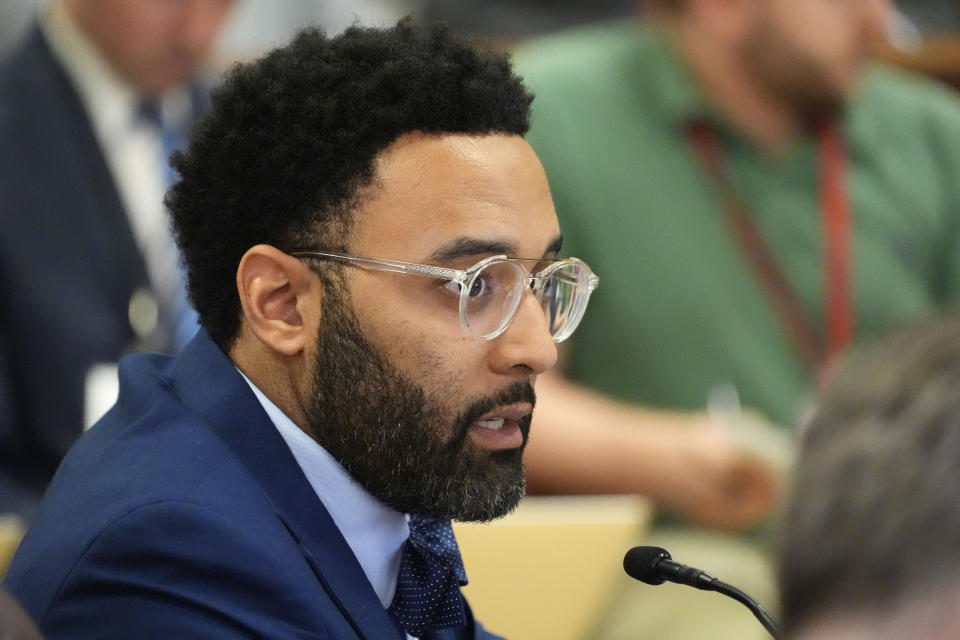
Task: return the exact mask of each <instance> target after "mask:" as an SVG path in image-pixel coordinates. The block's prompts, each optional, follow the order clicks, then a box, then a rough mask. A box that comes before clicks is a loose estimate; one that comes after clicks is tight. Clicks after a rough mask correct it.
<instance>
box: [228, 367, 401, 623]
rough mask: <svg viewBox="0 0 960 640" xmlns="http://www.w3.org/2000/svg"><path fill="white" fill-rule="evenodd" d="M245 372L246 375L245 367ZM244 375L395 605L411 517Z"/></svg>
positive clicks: (385, 599) (376, 585)
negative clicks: (363, 482)
mask: <svg viewBox="0 0 960 640" xmlns="http://www.w3.org/2000/svg"><path fill="white" fill-rule="evenodd" d="M238 371H239V370H238ZM240 375H243V372H242V371H241V372H240ZM243 379H244V380H246V381H247V384H248V385H250V389H251V390H252V391H253V393H254V395H255V396H256V397H257V400H259V401H260V404H261V405H262V406H263V409H264V411H266V413H267V416H269V417H270V420H271V421H272V422H273V424H274V425H275V426H276V428H277V431H279V432H280V435H281V437H283V439H284V441H285V442H286V443H287V446H288V447H290V451H291V452H292V453H293V457H294V458H295V459H296V460H297V464H298V465H299V466H300V469H301V470H303V473H304V475H305V476H306V477H307V481H308V482H310V486H311V487H313V490H314V491H315V492H316V494H317V497H318V498H320V502H322V503H323V506H324V507H326V509H327V511H328V512H329V513H330V517H331V518H333V521H334V523H336V525H337V528H338V529H340V533H341V534H342V535H343V537H344V539H345V540H346V541H347V544H348V545H349V546H350V549H351V550H353V554H354V555H355V556H356V557H357V560H358V561H359V563H360V567H361V568H362V569H363V572H364V574H366V576H367V579H368V580H369V581H370V584H371V585H372V586H373V589H374V591H376V593H377V596H378V597H379V599H380V602H381V603H383V606H385V607H387V606H389V605H390V603H391V602H392V601H393V596H394V593H395V591H396V588H397V576H398V575H399V572H400V554H401V551H402V549H403V545H404V543H405V542H406V540H407V537H408V536H409V528H408V526H407V516H406V515H404V514H402V513H399V512H398V511H395V510H394V509H391V508H390V507H388V506H386V505H385V504H383V503H382V502H380V501H379V500H377V499H376V498H375V497H373V496H372V495H371V494H370V493H368V492H367V491H366V489H364V488H363V487H361V486H360V485H359V484H358V483H357V482H356V481H355V480H354V479H353V478H352V477H350V475H349V474H348V473H347V471H346V470H345V469H344V468H343V467H342V466H341V465H340V463H339V462H337V461H336V460H335V459H334V458H333V456H331V455H330V453H329V452H327V450H326V449H324V448H323V447H321V446H320V445H319V444H318V443H317V442H316V441H315V440H314V439H313V438H311V437H310V436H308V435H307V434H306V433H304V432H303V430H302V429H300V428H299V427H297V425H296V424H294V423H293V421H292V420H291V419H290V418H289V417H287V415H286V414H284V413H283V411H281V410H280V409H279V407H277V406H276V405H275V404H274V403H273V402H272V401H271V400H270V399H269V398H268V397H267V396H266V395H264V393H263V392H262V391H260V389H258V388H257V386H256V385H255V384H253V382H251V381H250V379H249V378H247V376H245V375H243Z"/></svg>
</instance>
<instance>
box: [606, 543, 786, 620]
mask: <svg viewBox="0 0 960 640" xmlns="http://www.w3.org/2000/svg"><path fill="white" fill-rule="evenodd" d="M623 570H624V571H626V572H627V575H628V576H630V577H631V578H634V579H636V580H639V581H640V582H644V583H646V584H652V585H658V584H663V583H664V582H667V581H669V582H676V583H677V584H685V585H687V586H688V587H695V588H697V589H702V590H703V591H716V592H717V593H722V594H723V595H725V596H728V597H730V598H733V599H734V600H736V601H737V602H739V603H741V604H743V605H744V606H746V607H747V608H748V609H750V612H751V613H753V615H754V616H756V618H757V620H759V621H760V624H762V625H763V628H764V629H766V630H767V631H768V632H769V633H770V635H771V636H773V637H774V638H779V637H780V626H779V625H778V624H777V623H776V621H775V620H774V619H773V617H771V616H770V614H769V613H767V610H766V609H764V608H763V606H762V605H761V604H760V603H759V602H757V601H756V600H754V599H753V598H751V597H750V596H748V595H747V594H746V593H744V592H743V591H741V590H740V589H737V588H736V587H734V586H732V585H729V584H727V583H726V582H723V581H721V580H718V579H717V578H716V577H714V576H712V575H710V574H709V573H707V572H706V571H703V570H701V569H694V568H693V567H688V566H687V565H685V564H680V563H679V562H674V561H673V560H672V559H671V557H670V553H669V552H668V551H667V550H666V549H661V548H660V547H634V548H633V549H630V551H627V555H625V556H624V557H623Z"/></svg>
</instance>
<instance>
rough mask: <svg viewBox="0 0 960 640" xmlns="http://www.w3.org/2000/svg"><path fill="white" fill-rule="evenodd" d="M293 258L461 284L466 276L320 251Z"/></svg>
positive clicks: (402, 263)
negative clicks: (331, 260)
mask: <svg viewBox="0 0 960 640" xmlns="http://www.w3.org/2000/svg"><path fill="white" fill-rule="evenodd" d="M291 255H293V256H294V257H301V256H303V257H315V258H334V259H336V260H343V261H344V262H353V263H356V264H358V265H366V266H368V267H369V268H371V269H376V270H377V271H391V272H393V273H412V274H414V275H418V276H428V277H430V278H440V279H441V280H453V281H454V282H463V281H464V280H465V278H466V275H465V273H464V272H463V271H459V270H457V269H446V268H444V267H435V266H432V265H427V264H415V263H412V262H400V261H398V260H380V259H373V258H361V257H358V256H345V255H341V254H338V253H324V252H321V251H297V252H296V253H293V254H291Z"/></svg>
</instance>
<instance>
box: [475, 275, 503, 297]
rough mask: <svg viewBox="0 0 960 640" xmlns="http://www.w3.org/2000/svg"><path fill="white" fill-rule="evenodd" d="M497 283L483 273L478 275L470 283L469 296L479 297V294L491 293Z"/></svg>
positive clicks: (486, 294)
mask: <svg viewBox="0 0 960 640" xmlns="http://www.w3.org/2000/svg"><path fill="white" fill-rule="evenodd" d="M496 288H497V283H496V280H495V279H494V278H490V277H488V276H485V275H483V274H481V275H478V276H477V277H476V278H474V280H473V284H471V285H470V297H471V298H479V297H480V296H488V295H491V294H492V293H493V292H494V291H496Z"/></svg>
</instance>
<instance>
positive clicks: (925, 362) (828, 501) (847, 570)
mask: <svg viewBox="0 0 960 640" xmlns="http://www.w3.org/2000/svg"><path fill="white" fill-rule="evenodd" d="M958 388H960V319H958V318H957V317H941V318H935V319H931V320H928V321H924V322H921V323H914V324H912V325H910V326H907V327H903V328H900V329H899V330H897V331H896V332H893V333H891V334H890V335H888V336H885V337H884V338H883V339H882V340H880V341H877V342H876V343H874V344H871V345H869V346H868V347H865V348H864V349H862V350H861V351H859V352H858V353H855V354H853V357H851V358H850V359H849V361H848V362H845V363H844V365H843V367H842V369H841V370H840V371H839V372H838V374H837V376H836V377H835V378H834V379H833V380H831V382H830V384H829V387H828V389H827V390H826V391H825V393H824V396H823V398H822V399H821V400H820V402H819V405H818V407H817V409H816V411H815V413H814V415H813V418H812V420H811V421H810V423H809V425H808V426H807V427H805V428H804V430H803V432H802V434H801V442H800V448H799V453H798V457H797V465H796V469H795V472H794V475H793V479H792V482H791V484H792V487H793V488H792V490H791V492H790V495H789V497H788V499H787V505H786V509H785V513H784V517H783V520H782V523H781V527H782V532H781V535H782V540H781V544H780V550H779V556H778V562H779V571H778V574H779V575H778V578H779V583H780V588H781V597H782V612H783V622H784V631H785V632H786V634H787V637H789V638H792V639H793V640H868V639H869V640H943V639H945V638H960V610H958V608H957V603H958V602H960V517H958V515H957V513H958V512H957V503H958V502H960V484H958V483H957V479H956V475H957V469H958V468H960V394H958V393H957V389H958Z"/></svg>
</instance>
